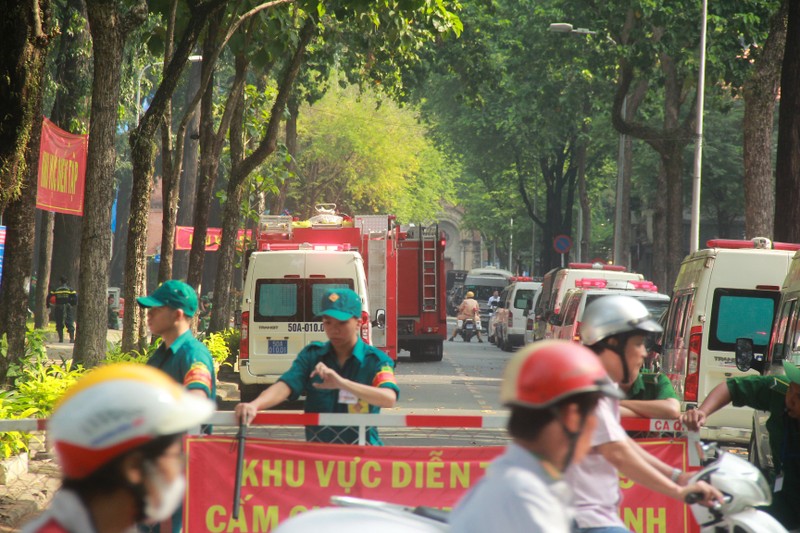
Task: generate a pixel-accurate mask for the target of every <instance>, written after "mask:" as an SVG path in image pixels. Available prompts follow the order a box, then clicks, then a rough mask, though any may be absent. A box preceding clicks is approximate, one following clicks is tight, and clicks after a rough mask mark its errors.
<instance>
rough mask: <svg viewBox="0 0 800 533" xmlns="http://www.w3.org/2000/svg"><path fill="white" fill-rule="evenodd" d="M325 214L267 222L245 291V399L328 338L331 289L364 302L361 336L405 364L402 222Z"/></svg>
mask: <svg viewBox="0 0 800 533" xmlns="http://www.w3.org/2000/svg"><path fill="white" fill-rule="evenodd" d="M317 212H318V214H317V215H316V216H314V217H311V219H309V220H307V221H297V220H293V219H292V217H289V216H273V215H264V216H262V217H260V220H259V230H258V236H257V251H255V252H253V253H251V254H250V256H249V260H248V266H247V275H246V278H245V283H244V287H243V290H242V293H243V301H242V329H241V332H242V337H241V341H240V345H239V378H240V385H239V391H240V394H241V398H242V401H249V400H250V399H253V398H255V397H256V396H257V395H258V394H259V393H260V392H261V391H262V390H264V388H265V387H266V386H268V385H270V384H272V383H275V382H276V381H277V379H278V378H279V377H280V376H281V374H283V373H284V372H285V371H286V370H288V369H289V367H290V366H291V364H292V362H293V361H294V359H295V357H297V354H298V353H299V352H300V350H302V349H303V347H305V346H306V345H307V344H309V343H310V342H312V341H326V340H327V337H326V336H325V331H324V329H323V326H322V320H321V315H320V312H321V308H320V305H321V301H322V295H323V294H324V293H325V291H326V290H328V289H331V288H339V287H347V288H349V289H352V290H353V291H355V292H356V293H357V294H358V295H359V296H360V297H361V305H362V309H363V312H362V325H361V338H362V339H363V340H364V341H365V342H367V343H368V344H372V345H374V346H376V347H378V348H379V349H381V350H383V351H384V352H386V353H387V354H388V355H389V356H390V357H392V358H393V359H396V358H397V251H396V247H397V246H396V243H397V235H399V227H398V226H397V225H396V224H395V221H394V217H393V216H391V215H375V216H357V217H353V218H350V217H345V216H341V215H338V214H336V212H335V205H333V204H320V205H318V206H317Z"/></svg>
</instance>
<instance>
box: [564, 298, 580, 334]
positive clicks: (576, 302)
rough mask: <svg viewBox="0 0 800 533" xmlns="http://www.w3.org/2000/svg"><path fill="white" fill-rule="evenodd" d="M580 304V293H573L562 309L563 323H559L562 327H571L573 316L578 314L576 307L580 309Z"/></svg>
mask: <svg viewBox="0 0 800 533" xmlns="http://www.w3.org/2000/svg"><path fill="white" fill-rule="evenodd" d="M580 303H581V294H580V293H573V294H572V296H571V297H569V300H567V302H566V306H565V307H564V321H563V322H562V323H561V325H562V326H571V325H572V324H574V323H575V315H577V314H578V307H580Z"/></svg>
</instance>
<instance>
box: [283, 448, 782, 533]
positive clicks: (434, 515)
mask: <svg viewBox="0 0 800 533" xmlns="http://www.w3.org/2000/svg"><path fill="white" fill-rule="evenodd" d="M698 452H699V454H700V457H701V460H702V464H703V467H702V468H701V469H700V470H699V471H697V472H696V473H695V474H694V475H693V476H692V478H691V482H692V483H695V482H697V481H701V480H702V481H705V482H706V483H709V484H710V485H712V486H714V487H716V488H717V489H718V490H719V491H720V492H722V494H723V496H724V501H723V503H721V504H718V505H716V506H714V507H710V508H709V507H705V506H703V505H701V504H699V503H695V500H699V496H697V495H689V497H688V498H687V503H688V504H690V508H691V511H692V515H693V516H694V518H695V520H696V521H697V523H698V525H699V526H700V532H701V533H788V531H787V530H786V529H785V528H784V527H783V526H782V525H781V524H780V523H778V521H777V520H775V519H774V518H772V517H771V516H770V515H768V514H767V513H765V512H764V511H761V510H759V509H756V507H757V506H762V505H769V503H770V502H771V501H772V493H771V491H770V487H769V485H768V483H767V481H766V479H765V478H764V476H763V474H762V473H761V471H760V470H759V469H758V468H756V467H755V466H754V465H752V464H750V463H749V462H747V461H746V460H744V459H742V458H741V457H737V456H736V455H733V454H730V453H726V452H724V451H722V450H720V449H719V448H718V447H717V446H716V444H707V445H704V446H702V448H701V449H699V450H698ZM331 503H333V504H334V505H337V506H338V507H327V508H323V509H313V510H311V511H308V512H306V513H302V514H300V515H297V516H295V517H293V518H291V519H289V520H287V521H286V522H283V523H282V524H281V525H280V526H279V527H278V529H276V530H275V531H276V533H304V532H306V531H315V532H316V533H326V532H331V533H333V532H338V531H347V532H348V533H372V532H373V531H376V530H380V531H381V532H382V533H383V532H386V533H411V532H422V533H439V532H447V531H450V529H449V525H448V524H447V517H448V513H447V511H442V510H440V509H436V508H432V507H409V506H405V505H398V504H393V503H387V502H382V501H375V500H366V499H361V498H352V497H339V496H334V497H333V498H331Z"/></svg>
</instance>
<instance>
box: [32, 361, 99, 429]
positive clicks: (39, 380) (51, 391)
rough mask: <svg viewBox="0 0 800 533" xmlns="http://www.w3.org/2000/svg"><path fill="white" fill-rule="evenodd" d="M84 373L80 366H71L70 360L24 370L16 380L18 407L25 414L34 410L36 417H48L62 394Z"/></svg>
mask: <svg viewBox="0 0 800 533" xmlns="http://www.w3.org/2000/svg"><path fill="white" fill-rule="evenodd" d="M84 373H85V371H84V369H83V367H82V366H80V365H77V366H75V367H73V366H72V360H71V359H70V360H68V361H64V362H63V363H62V364H60V365H58V364H49V365H41V366H38V367H37V368H34V369H30V368H27V369H25V370H24V371H23V376H22V378H21V379H18V380H17V393H18V402H19V404H18V405H19V407H21V408H22V409H24V410H25V411H26V412H27V411H28V410H30V409H35V411H34V412H35V413H36V415H37V416H38V417H47V416H49V415H50V413H52V412H53V407H55V405H56V402H58V400H59V399H60V398H61V396H63V395H64V392H65V391H66V390H67V389H68V388H70V387H71V386H72V385H73V384H74V383H75V382H76V381H78V379H79V378H80V377H81V376H82V375H83V374H84ZM28 416H30V415H28ZM21 418H25V417H21Z"/></svg>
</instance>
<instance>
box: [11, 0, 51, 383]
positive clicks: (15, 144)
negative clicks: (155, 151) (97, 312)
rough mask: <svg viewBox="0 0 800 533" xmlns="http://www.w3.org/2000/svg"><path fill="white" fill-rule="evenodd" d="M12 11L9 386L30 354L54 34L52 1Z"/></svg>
mask: <svg viewBox="0 0 800 533" xmlns="http://www.w3.org/2000/svg"><path fill="white" fill-rule="evenodd" d="M32 4H33V5H32ZM6 8H7V11H6V13H5V14H4V16H3V17H2V22H0V28H2V30H3V31H2V32H0V35H2V37H0V44H2V46H0V107H1V108H2V109H3V120H2V127H0V214H2V215H3V222H4V224H5V225H6V229H7V233H6V243H5V256H4V258H3V273H2V279H1V281H2V283H0V335H2V334H4V333H5V334H6V335H7V341H8V356H7V357H0V382H5V381H6V377H7V373H8V365H9V364H14V363H19V362H20V360H21V359H22V357H23V356H24V354H25V332H26V330H27V328H26V325H25V322H26V320H27V316H28V296H27V293H28V281H29V276H30V273H31V270H32V268H33V245H34V238H35V233H36V230H35V228H36V223H35V222H36V218H35V215H34V213H35V206H36V186H37V182H38V180H37V173H38V161H39V145H40V141H41V131H42V98H43V93H44V72H45V60H46V57H47V47H48V46H49V44H50V40H51V35H50V32H51V31H52V25H51V24H52V12H51V10H52V5H51V3H50V2H49V1H48V0H39V1H38V2H35V3H31V2H27V3H24V4H22V3H14V2H12V3H11V5H7V6H6Z"/></svg>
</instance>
